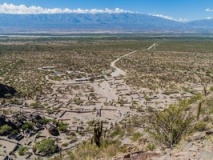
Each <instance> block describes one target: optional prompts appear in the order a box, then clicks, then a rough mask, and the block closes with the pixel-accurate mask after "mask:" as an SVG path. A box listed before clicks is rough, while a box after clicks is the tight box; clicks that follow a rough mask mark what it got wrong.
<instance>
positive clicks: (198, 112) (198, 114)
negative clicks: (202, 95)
mask: <svg viewBox="0 0 213 160" xmlns="http://www.w3.org/2000/svg"><path fill="white" fill-rule="evenodd" d="M201 106H202V102H199V103H198V106H197V120H199V117H200V111H201Z"/></svg>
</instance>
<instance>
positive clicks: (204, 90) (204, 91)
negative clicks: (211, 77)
mask: <svg viewBox="0 0 213 160" xmlns="http://www.w3.org/2000/svg"><path fill="white" fill-rule="evenodd" d="M203 93H204V96H206V95H207V91H206V86H204V87H203Z"/></svg>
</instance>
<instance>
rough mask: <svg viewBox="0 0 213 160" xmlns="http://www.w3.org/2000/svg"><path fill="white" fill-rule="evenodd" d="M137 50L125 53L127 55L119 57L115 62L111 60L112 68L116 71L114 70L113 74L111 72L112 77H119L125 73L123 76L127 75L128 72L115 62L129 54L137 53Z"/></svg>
mask: <svg viewBox="0 0 213 160" xmlns="http://www.w3.org/2000/svg"><path fill="white" fill-rule="evenodd" d="M135 52H136V51H132V52H130V53H127V54H125V55H123V56H121V57H119V58H117V59H116V60H114V61H113V62H111V64H110V66H111V67H112V68H114V69H115V71H114V72H112V74H111V75H112V77H118V76H120V75H123V76H125V75H126V72H125V71H124V70H122V69H120V68H118V67H116V65H115V63H116V62H118V61H119V60H120V59H121V58H123V57H127V56H129V55H130V54H132V53H135Z"/></svg>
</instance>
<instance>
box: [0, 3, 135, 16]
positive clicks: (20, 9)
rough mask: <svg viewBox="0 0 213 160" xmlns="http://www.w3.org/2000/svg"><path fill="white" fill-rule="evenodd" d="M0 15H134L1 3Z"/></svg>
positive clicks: (118, 9)
mask: <svg viewBox="0 0 213 160" xmlns="http://www.w3.org/2000/svg"><path fill="white" fill-rule="evenodd" d="M0 13H3V14H56V13H92V14H95V13H134V12H132V11H127V10H123V9H120V8H115V9H108V8H105V9H80V8H78V9H69V8H64V9H61V8H43V7H40V6H29V7H28V6H25V5H23V4H22V5H14V4H8V3H3V4H2V5H0Z"/></svg>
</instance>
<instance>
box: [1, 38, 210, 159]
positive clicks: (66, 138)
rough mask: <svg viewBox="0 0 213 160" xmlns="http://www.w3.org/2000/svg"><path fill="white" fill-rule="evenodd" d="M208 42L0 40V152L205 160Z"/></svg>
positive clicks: (7, 154) (12, 156)
mask: <svg viewBox="0 0 213 160" xmlns="http://www.w3.org/2000/svg"><path fill="white" fill-rule="evenodd" d="M212 92H213V40H212V39H211V38H203V37H194V36H192V37H163V38H162V37H161V36H159V37H158V36H156V37H152V36H151V37H143V36H141V37H137V36H127V37H125V36H124V37H123V36H121V35H120V36H118V35H117V36H115V37H114V36H112V35H110V36H106V37H104V36H103V37H99V36H97V37H96V36H94V37H93V36H91V37H89V36H85V37H84V36H82V37H4V36H2V37H0V159H5V158H7V159H13V160H23V159H30V160H31V159H32V160H35V159H44V160H45V159H51V160H57V159H63V160H69V159H71V160H72V159H73V160H86V159H88V160H90V159H91V160H93V159H100V160H108V159H109V160H110V159H116V160H119V159H126V160H127V159H135V160H139V159H142V160H145V159H162V160H173V159H174V160H178V159H183V160H185V159H187V160H188V159H212V157H213V151H212V150H213V94H212Z"/></svg>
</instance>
